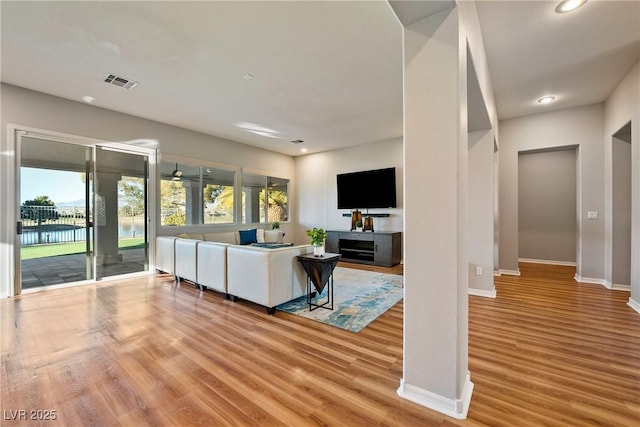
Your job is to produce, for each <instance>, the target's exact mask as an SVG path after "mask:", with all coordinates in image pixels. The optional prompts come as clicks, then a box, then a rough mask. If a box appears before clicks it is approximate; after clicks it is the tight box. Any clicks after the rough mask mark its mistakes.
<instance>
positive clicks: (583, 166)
mask: <svg viewBox="0 0 640 427" xmlns="http://www.w3.org/2000/svg"><path fill="white" fill-rule="evenodd" d="M603 111H604V106H603V104H596V105H590V106H586V107H580V108H571V109H566V110H559V111H553V112H549V113H542V114H535V115H530V116H524V117H519V118H515V119H509V120H503V121H501V122H500V135H501V137H500V141H501V143H500V171H499V174H500V178H499V179H500V185H499V191H500V270H504V271H509V272H515V271H518V153H519V152H521V151H530V150H540V149H549V148H554V147H566V146H572V145H577V146H578V181H577V185H578V193H577V194H578V246H577V260H576V262H577V266H576V275H577V276H578V278H580V279H581V280H585V281H593V282H595V283H604V216H605V215H604V161H603V156H602V135H603V129H604V123H603V121H604V120H603V118H604V114H603ZM588 211H597V212H598V214H599V217H598V219H595V220H593V219H586V217H587V212H588Z"/></svg>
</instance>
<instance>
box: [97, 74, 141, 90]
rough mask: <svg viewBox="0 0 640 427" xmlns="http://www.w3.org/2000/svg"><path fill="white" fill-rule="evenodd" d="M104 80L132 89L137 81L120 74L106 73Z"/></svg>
mask: <svg viewBox="0 0 640 427" xmlns="http://www.w3.org/2000/svg"><path fill="white" fill-rule="evenodd" d="M104 82H105V83H108V84H110V85H114V86H119V87H123V88H125V89H133V88H134V87H136V86H138V82H135V81H133V80H129V79H126V78H124V77H122V76H116V75H115V74H109V75H107V78H106V79H104Z"/></svg>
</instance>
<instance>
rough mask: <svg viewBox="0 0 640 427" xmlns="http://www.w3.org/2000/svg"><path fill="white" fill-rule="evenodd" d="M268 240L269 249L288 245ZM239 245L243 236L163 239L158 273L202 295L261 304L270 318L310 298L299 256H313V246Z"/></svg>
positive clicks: (274, 234) (159, 240)
mask: <svg viewBox="0 0 640 427" xmlns="http://www.w3.org/2000/svg"><path fill="white" fill-rule="evenodd" d="M268 231H270V232H272V233H271V234H269V233H268ZM264 234H265V238H266V239H269V240H268V241H267V242H266V243H269V242H271V243H277V242H278V241H280V242H282V237H283V233H280V232H273V231H272V230H265V232H264ZM239 242H240V238H239V234H238V232H221V233H207V234H195V235H194V234H190V235H180V236H159V237H157V238H156V268H157V269H158V270H160V271H164V272H167V273H171V274H173V275H174V276H175V277H176V280H178V281H180V280H181V279H185V280H188V281H190V282H193V283H194V284H196V285H197V286H199V287H200V288H201V289H202V290H204V289H205V288H207V289H212V290H215V291H217V292H221V293H223V294H224V295H225V297H231V299H233V300H235V299H236V298H242V299H245V300H248V301H251V302H254V303H256V304H260V305H262V306H264V307H266V308H267V312H268V313H269V314H273V312H274V311H275V307H276V306H277V305H279V304H282V303H284V302H287V301H290V300H292V299H295V298H298V297H300V296H303V295H304V294H305V291H306V275H305V273H304V270H303V269H302V267H300V265H299V264H298V262H297V258H296V256H298V255H303V254H306V253H310V252H312V247H311V246H310V245H301V246H286V247H277V248H265V247H256V246H251V245H240V244H239Z"/></svg>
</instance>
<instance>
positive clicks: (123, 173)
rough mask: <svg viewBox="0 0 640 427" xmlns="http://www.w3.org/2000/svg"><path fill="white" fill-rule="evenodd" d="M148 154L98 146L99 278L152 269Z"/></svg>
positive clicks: (97, 239)
mask: <svg viewBox="0 0 640 427" xmlns="http://www.w3.org/2000/svg"><path fill="white" fill-rule="evenodd" d="M148 164H149V162H148V157H147V156H144V155H140V154H133V153H126V152H122V151H114V150H111V149H107V148H104V147H97V148H96V161H95V194H94V198H95V255H96V278H97V279H101V278H104V277H109V276H116V275H121V274H129V273H137V272H142V271H147V270H149V251H148V248H149V245H148V228H147V227H148V220H147V218H148V215H147V186H148Z"/></svg>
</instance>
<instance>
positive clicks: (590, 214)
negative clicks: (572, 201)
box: [587, 211, 598, 219]
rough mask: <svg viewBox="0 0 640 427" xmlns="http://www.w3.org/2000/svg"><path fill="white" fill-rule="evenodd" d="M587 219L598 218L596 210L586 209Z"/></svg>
mask: <svg viewBox="0 0 640 427" xmlns="http://www.w3.org/2000/svg"><path fill="white" fill-rule="evenodd" d="M587 219H598V211H588V212H587Z"/></svg>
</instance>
